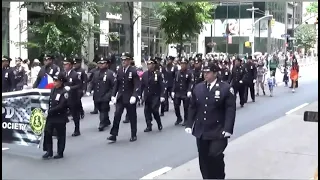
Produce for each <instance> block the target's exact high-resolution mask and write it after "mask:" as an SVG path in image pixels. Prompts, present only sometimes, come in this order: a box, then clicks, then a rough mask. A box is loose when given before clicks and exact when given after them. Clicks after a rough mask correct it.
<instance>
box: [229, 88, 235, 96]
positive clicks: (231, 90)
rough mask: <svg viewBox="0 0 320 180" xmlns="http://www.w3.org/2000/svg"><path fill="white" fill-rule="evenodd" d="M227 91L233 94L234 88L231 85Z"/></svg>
mask: <svg viewBox="0 0 320 180" xmlns="http://www.w3.org/2000/svg"><path fill="white" fill-rule="evenodd" d="M229 91H230V93H231V94H232V95H234V89H233V88H232V87H230V89H229Z"/></svg>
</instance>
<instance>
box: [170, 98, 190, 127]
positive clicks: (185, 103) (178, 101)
mask: <svg viewBox="0 0 320 180" xmlns="http://www.w3.org/2000/svg"><path fill="white" fill-rule="evenodd" d="M181 102H183V112H184V116H183V117H184V119H183V120H184V121H187V119H188V108H189V102H190V99H189V98H188V97H179V96H178V97H174V98H173V104H174V112H175V114H176V116H177V118H178V120H179V121H180V120H181V121H182V116H181V112H180V105H181Z"/></svg>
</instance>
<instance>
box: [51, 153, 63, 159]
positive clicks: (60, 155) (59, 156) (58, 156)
mask: <svg viewBox="0 0 320 180" xmlns="http://www.w3.org/2000/svg"><path fill="white" fill-rule="evenodd" d="M61 158H63V154H59V153H58V154H56V155H55V156H53V159H61Z"/></svg>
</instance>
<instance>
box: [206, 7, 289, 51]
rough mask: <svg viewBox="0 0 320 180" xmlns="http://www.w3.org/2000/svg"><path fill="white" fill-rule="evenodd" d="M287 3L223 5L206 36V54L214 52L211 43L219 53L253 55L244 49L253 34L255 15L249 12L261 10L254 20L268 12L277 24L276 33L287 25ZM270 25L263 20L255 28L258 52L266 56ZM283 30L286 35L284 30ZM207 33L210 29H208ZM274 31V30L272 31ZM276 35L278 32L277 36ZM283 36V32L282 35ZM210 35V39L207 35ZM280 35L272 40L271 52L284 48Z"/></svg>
mask: <svg viewBox="0 0 320 180" xmlns="http://www.w3.org/2000/svg"><path fill="white" fill-rule="evenodd" d="M285 3H286V2H283V3H282V2H281V3H280V2H279V3H278V2H254V3H252V2H251V3H244V2H232V3H231V2H229V3H228V2H224V3H222V4H220V5H219V6H218V7H217V9H216V10H215V12H214V14H213V18H214V22H213V24H212V26H211V27H212V28H211V27H210V28H209V31H211V32H209V33H206V36H205V44H206V52H210V51H211V45H212V43H211V42H214V43H215V44H216V45H215V47H214V48H215V51H216V52H228V53H230V54H233V53H241V54H242V53H251V48H247V47H245V46H244V43H245V42H246V41H249V37H250V36H251V34H252V12H251V11H248V10H247V9H251V8H252V7H254V8H259V10H256V11H255V13H254V17H255V20H257V19H259V18H261V17H263V16H265V12H266V11H267V10H268V11H269V14H272V15H273V18H274V19H275V20H276V21H277V23H276V26H277V27H273V28H272V29H276V28H278V29H279V27H278V26H280V24H283V25H284V21H285V17H286V15H285V8H286V4H285ZM269 23H270V21H268V20H261V21H259V22H258V23H257V24H256V25H255V37H254V38H255V39H254V42H255V43H254V46H255V52H266V51H267V44H268V43H267V42H268V40H267V39H268V24H269ZM281 28H282V29H283V31H284V26H283V27H282V26H281ZM207 31H208V26H207ZM271 31H272V30H271ZM274 33H275V32H274ZM283 33H284V32H283ZM208 34H209V35H208ZM280 36H281V35H277V37H272V36H271V38H270V39H269V44H270V45H271V51H272V50H280V49H281V48H282V47H283V44H284V40H283V39H282V38H281V37H280Z"/></svg>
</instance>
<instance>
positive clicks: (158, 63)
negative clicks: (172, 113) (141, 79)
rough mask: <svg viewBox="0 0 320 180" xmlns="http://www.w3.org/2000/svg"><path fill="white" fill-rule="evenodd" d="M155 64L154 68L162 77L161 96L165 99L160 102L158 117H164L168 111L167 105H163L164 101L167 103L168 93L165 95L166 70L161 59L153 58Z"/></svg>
mask: <svg viewBox="0 0 320 180" xmlns="http://www.w3.org/2000/svg"><path fill="white" fill-rule="evenodd" d="M155 63H156V64H155V66H156V68H155V69H156V70H157V71H158V72H160V73H161V75H162V77H163V85H164V94H163V96H162V97H164V98H165V99H164V101H161V102H160V116H164V113H165V112H167V111H168V109H166V108H167V105H166V104H165V103H166V101H168V93H167V82H168V80H167V79H168V78H167V77H166V76H167V72H166V68H165V67H164V66H163V64H162V63H164V62H163V60H162V58H160V57H156V58H155Z"/></svg>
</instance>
